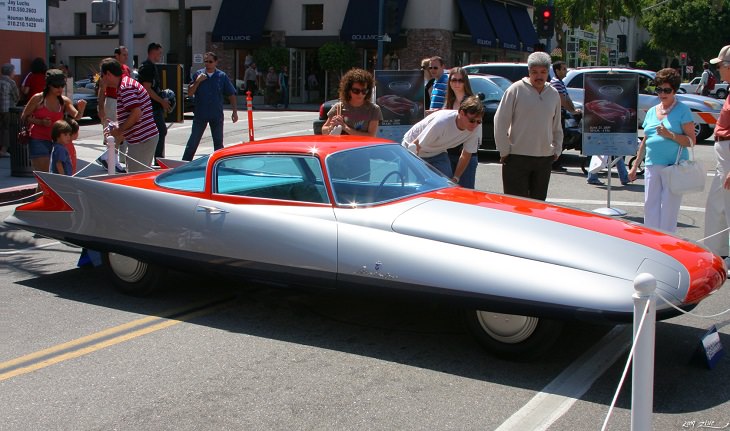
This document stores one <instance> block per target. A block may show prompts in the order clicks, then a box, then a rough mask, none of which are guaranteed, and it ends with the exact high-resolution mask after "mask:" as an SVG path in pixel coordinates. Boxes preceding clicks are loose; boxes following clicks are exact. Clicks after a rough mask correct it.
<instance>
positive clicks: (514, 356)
mask: <svg viewBox="0 0 730 431" xmlns="http://www.w3.org/2000/svg"><path fill="white" fill-rule="evenodd" d="M464 312H465V313H464V318H465V322H466V325H467V328H468V329H469V331H470V332H471V333H472V335H474V337H475V338H476V339H477V341H479V343H480V344H481V345H482V346H483V347H484V348H485V349H487V350H488V351H489V352H490V353H493V354H494V355H496V356H500V357H503V358H507V359H511V360H529V359H534V358H536V357H538V356H539V355H541V354H543V353H545V352H546V351H547V350H549V349H550V347H551V346H552V345H553V344H554V343H555V340H557V339H558V337H559V336H560V333H561V331H562V329H563V323H562V322H559V321H555V320H548V319H544V318H541V317H533V316H521V315H519V314H504V313H496V312H493V311H485V310H474V309H467V310H464Z"/></svg>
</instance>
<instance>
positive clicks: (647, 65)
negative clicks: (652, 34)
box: [636, 43, 665, 70]
mask: <svg viewBox="0 0 730 431" xmlns="http://www.w3.org/2000/svg"><path fill="white" fill-rule="evenodd" d="M664 57H665V55H664V51H663V50H660V49H656V48H653V47H652V46H651V45H650V44H647V43H645V44H644V45H642V46H641V47H640V48H639V50H638V51H637V52H636V58H640V59H641V60H640V61H641V62H642V63H643V65H644V66H643V67H640V66H639V62H637V63H636V67H637V68H639V69H649V70H659V69H661V68H662V67H664V63H663V60H664Z"/></svg>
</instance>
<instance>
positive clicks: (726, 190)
mask: <svg viewBox="0 0 730 431" xmlns="http://www.w3.org/2000/svg"><path fill="white" fill-rule="evenodd" d="M710 63H712V64H716V65H717V66H716V67H717V71H718V72H719V73H720V79H722V80H723V81H730V45H726V46H724V47H723V48H722V49H721V50H720V54H718V55H717V57H715V58H713V59H712V60H710ZM715 155H716V156H717V169H716V170H715V177H714V178H713V179H712V185H711V186H710V191H709V193H708V194H707V203H706V204H705V237H710V236H711V235H714V236H711V237H710V238H707V239H706V240H705V245H706V246H707V247H708V248H709V249H710V250H712V252H713V253H715V254H717V255H719V256H722V257H723V258H725V264H726V265H727V264H730V261H728V259H727V256H728V232H727V228H728V226H730V97H729V98H726V99H725V103H724V104H723V105H722V110H721V111H720V118H719V119H718V120H717V124H715ZM721 231H724V232H722V233H720V234H718V235H715V234H717V233H718V232H721Z"/></svg>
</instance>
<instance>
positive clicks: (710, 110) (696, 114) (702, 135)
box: [563, 67, 722, 141]
mask: <svg viewBox="0 0 730 431" xmlns="http://www.w3.org/2000/svg"><path fill="white" fill-rule="evenodd" d="M607 72H615V73H633V74H637V75H639V82H640V84H639V86H640V88H647V87H653V86H654V77H655V76H656V72H653V71H651V70H643V69H631V68H624V67H612V68H610V67H585V68H576V69H570V70H569V71H568V74H567V75H566V76H565V79H563V82H564V83H565V86H566V87H567V89H568V94H570V98H571V99H573V101H577V102H580V103H581V104H583V78H584V75H585V74H586V73H607ZM677 100H679V101H681V102H682V103H684V104H685V105H687V106H688V107H689V109H690V110H692V113H693V119H694V122H695V134H696V135H697V140H698V141H704V140H705V139H707V138H709V137H710V136H711V135H712V131H713V129H714V128H715V122H716V121H717V119H718V118H720V109H721V108H722V102H720V101H718V100H717V99H715V98H712V97H705V96H700V95H697V94H678V95H677ZM658 103H659V97H657V96H656V95H654V94H644V93H641V94H639V110H638V112H637V117H638V123H639V127H641V125H642V124H643V123H644V117H645V116H646V112H647V111H648V110H649V109H650V108H651V107H652V106H655V105H657V104H658Z"/></svg>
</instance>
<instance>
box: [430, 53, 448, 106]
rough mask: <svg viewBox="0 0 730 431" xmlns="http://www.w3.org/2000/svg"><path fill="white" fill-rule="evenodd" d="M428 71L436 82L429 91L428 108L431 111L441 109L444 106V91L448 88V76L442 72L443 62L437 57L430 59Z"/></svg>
mask: <svg viewBox="0 0 730 431" xmlns="http://www.w3.org/2000/svg"><path fill="white" fill-rule="evenodd" d="M428 71H429V72H430V73H431V77H432V78H434V79H435V80H436V81H435V82H434V84H433V89H432V90H431V106H430V108H431V109H432V110H434V109H441V108H443V107H444V105H445V104H446V91H447V90H448V87H449V75H448V74H447V73H446V72H445V71H444V60H443V59H442V58H441V57H439V56H436V57H431V61H430V62H429V66H428Z"/></svg>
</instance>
